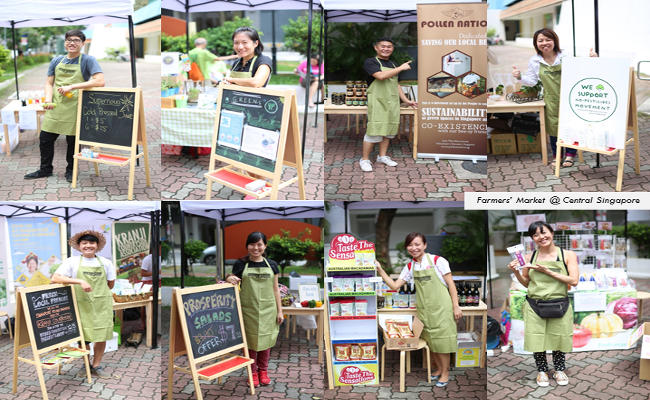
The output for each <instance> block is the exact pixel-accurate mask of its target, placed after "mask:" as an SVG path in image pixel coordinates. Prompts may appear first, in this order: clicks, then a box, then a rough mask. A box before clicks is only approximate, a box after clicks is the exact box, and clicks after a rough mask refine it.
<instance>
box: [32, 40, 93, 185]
mask: <svg viewBox="0 0 650 400" xmlns="http://www.w3.org/2000/svg"><path fill="white" fill-rule="evenodd" d="M85 41H86V36H85V35H84V33H83V32H81V31H80V30H77V29H74V30H71V31H68V32H66V34H65V49H66V51H67V52H68V54H66V55H65V56H58V57H55V58H54V59H53V60H52V61H51V62H50V66H49V68H48V71H47V83H46V84H45V104H44V105H43V108H44V109H45V110H46V112H45V116H44V117H43V123H42V124H41V133H40V137H39V140H40V151H41V166H40V168H39V169H38V170H36V171H34V172H32V173H29V174H27V175H25V179H37V178H45V177H48V176H52V170H53V166H52V160H53V158H54V142H55V141H56V139H57V138H58V137H59V135H65V136H66V141H67V144H68V148H67V152H66V160H67V162H68V165H67V168H66V171H65V179H66V180H67V181H68V182H72V167H73V153H74V146H75V130H76V124H77V102H78V99H79V94H78V90H79V89H88V88H92V87H101V86H104V74H103V73H102V70H101V68H100V67H99V64H98V63H97V60H95V58H94V57H92V56H89V55H82V54H81V50H82V49H83V46H84V42H85Z"/></svg>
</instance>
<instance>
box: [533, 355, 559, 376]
mask: <svg viewBox="0 0 650 400" xmlns="http://www.w3.org/2000/svg"><path fill="white" fill-rule="evenodd" d="M564 354H565V353H563V352H561V351H559V350H554V351H553V366H554V367H555V370H556V371H564V370H565V369H566V365H565V357H564ZM533 357H534V358H535V365H537V370H538V371H540V372H548V363H547V362H546V352H545V351H540V352H539V353H533Z"/></svg>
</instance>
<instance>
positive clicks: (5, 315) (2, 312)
mask: <svg viewBox="0 0 650 400" xmlns="http://www.w3.org/2000/svg"><path fill="white" fill-rule="evenodd" d="M0 317H7V329H9V338H11V339H13V337H14V335H13V333H12V332H11V319H10V318H9V314H7V313H6V312H4V311H0Z"/></svg>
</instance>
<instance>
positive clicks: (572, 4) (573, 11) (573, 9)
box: [571, 0, 576, 57]
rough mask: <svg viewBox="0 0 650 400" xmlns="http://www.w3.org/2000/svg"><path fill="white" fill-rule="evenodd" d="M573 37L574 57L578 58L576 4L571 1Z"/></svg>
mask: <svg viewBox="0 0 650 400" xmlns="http://www.w3.org/2000/svg"><path fill="white" fill-rule="evenodd" d="M571 32H573V33H572V34H571V37H572V38H573V56H574V57H575V56H576V10H575V2H574V0H571Z"/></svg>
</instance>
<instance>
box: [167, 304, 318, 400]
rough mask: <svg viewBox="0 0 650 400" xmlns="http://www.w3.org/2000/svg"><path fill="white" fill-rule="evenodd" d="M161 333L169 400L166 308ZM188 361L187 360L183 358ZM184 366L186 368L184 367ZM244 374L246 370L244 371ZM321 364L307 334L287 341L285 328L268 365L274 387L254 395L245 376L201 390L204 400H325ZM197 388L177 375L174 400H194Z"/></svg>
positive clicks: (299, 332)
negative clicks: (263, 399) (320, 399)
mask: <svg viewBox="0 0 650 400" xmlns="http://www.w3.org/2000/svg"><path fill="white" fill-rule="evenodd" d="M162 310H163V311H162V312H163V329H162V334H163V336H162V340H161V348H162V360H163V361H164V363H163V365H162V368H161V369H162V372H161V373H162V375H161V383H160V384H161V387H162V388H163V389H162V393H163V396H162V398H163V399H167V398H168V397H167V382H168V380H167V365H168V360H169V353H168V350H169V313H170V308H169V307H163V309H162ZM183 358H185V357H183ZM183 358H180V357H179V358H177V361H176V363H177V364H179V363H183V362H185V360H186V358H185V360H183ZM183 365H185V364H183ZM241 371H245V370H241ZM324 375H325V373H324V369H323V366H322V364H318V347H317V345H316V342H315V340H314V338H313V336H312V337H311V340H310V341H309V342H307V339H306V336H305V331H303V330H302V329H301V328H299V327H298V330H297V334H296V335H292V337H290V338H289V339H284V326H283V327H282V328H281V330H280V335H279V336H278V342H277V344H276V345H275V347H273V349H272V350H271V359H270V361H269V378H271V384H270V385H268V386H264V387H259V388H256V389H255V395H251V394H250V392H249V389H248V380H247V377H246V373H245V372H243V373H242V372H234V373H231V374H228V375H227V376H226V377H225V379H224V381H223V382H222V383H221V384H219V383H217V381H213V382H212V383H208V382H202V383H201V389H202V391H203V398H204V399H258V398H273V399H300V400H311V399H319V398H322V395H323V389H324V385H325V382H324V380H323V377H324ZM194 398H196V397H195V396H194V384H193V383H192V380H191V379H190V376H189V375H186V374H181V373H178V372H176V373H175V374H174V399H194Z"/></svg>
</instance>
